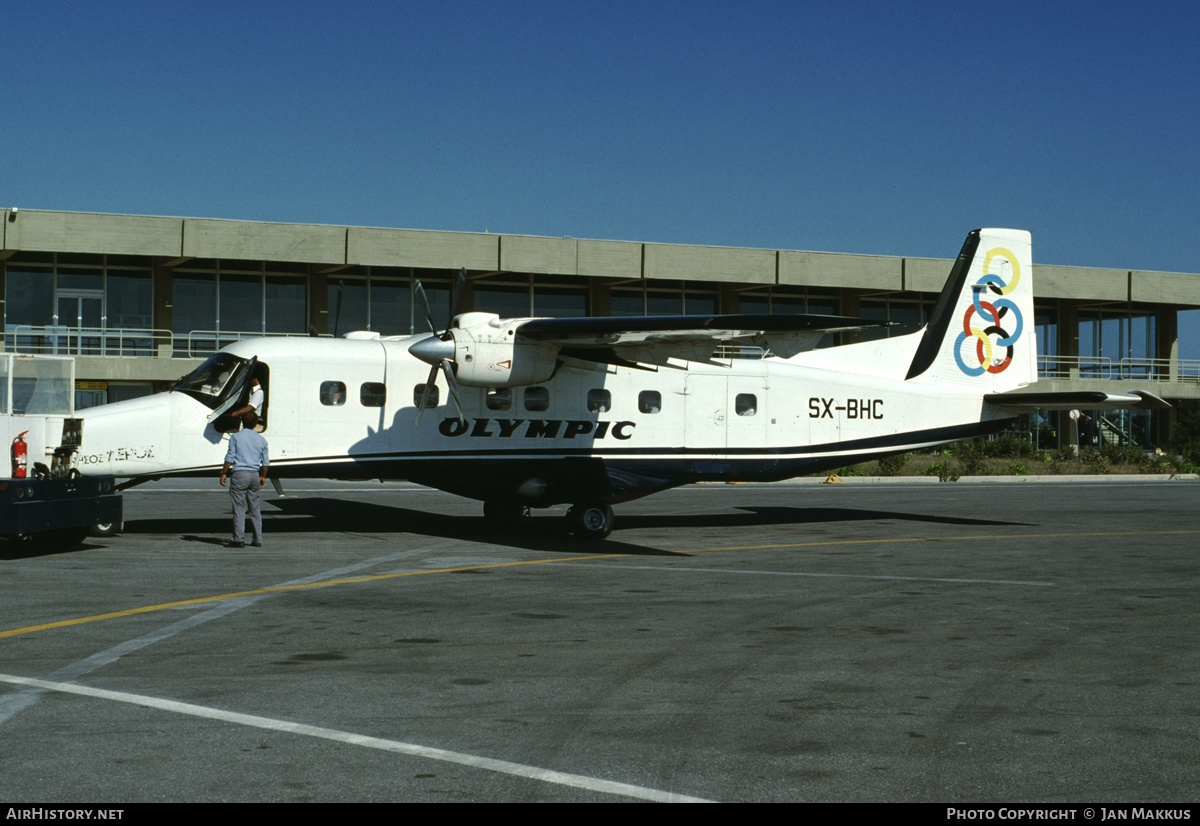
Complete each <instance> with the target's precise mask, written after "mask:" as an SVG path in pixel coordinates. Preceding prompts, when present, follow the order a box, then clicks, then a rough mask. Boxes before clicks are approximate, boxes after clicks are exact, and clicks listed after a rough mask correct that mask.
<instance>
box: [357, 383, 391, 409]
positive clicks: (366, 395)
mask: <svg viewBox="0 0 1200 826" xmlns="http://www.w3.org/2000/svg"><path fill="white" fill-rule="evenodd" d="M358 400H359V401H360V402H362V406H363V407H383V403H384V402H386V401H387V386H386V385H384V383H383V382H379V381H364V382H363V384H362V387H360V388H359V389H358Z"/></svg>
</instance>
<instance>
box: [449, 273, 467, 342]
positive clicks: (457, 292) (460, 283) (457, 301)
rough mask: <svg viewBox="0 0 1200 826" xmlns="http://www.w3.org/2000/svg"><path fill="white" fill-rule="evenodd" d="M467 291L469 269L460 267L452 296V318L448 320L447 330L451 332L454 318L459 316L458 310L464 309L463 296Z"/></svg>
mask: <svg viewBox="0 0 1200 826" xmlns="http://www.w3.org/2000/svg"><path fill="white" fill-rule="evenodd" d="M466 291H467V268H466V267H460V268H459V270H458V277H457V278H455V279H454V292H453V294H452V295H451V296H450V317H449V318H447V319H446V330H447V332H448V331H449V330H450V325H451V324H452V323H453V322H454V317H455V316H456V315H458V310H459V308H460V307H462V300H463V295H464V294H465V293H466Z"/></svg>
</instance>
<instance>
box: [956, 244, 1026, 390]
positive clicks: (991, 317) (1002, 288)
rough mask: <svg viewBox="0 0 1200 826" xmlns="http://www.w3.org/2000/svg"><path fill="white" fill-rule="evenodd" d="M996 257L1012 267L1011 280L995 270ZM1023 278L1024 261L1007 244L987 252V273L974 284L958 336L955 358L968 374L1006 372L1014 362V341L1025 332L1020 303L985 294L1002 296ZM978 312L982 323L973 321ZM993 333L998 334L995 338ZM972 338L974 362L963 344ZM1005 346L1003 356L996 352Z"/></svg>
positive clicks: (985, 266)
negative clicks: (1010, 329) (986, 298)
mask: <svg viewBox="0 0 1200 826" xmlns="http://www.w3.org/2000/svg"><path fill="white" fill-rule="evenodd" d="M994 258H1001V259H1003V260H1005V261H1007V262H1008V263H1009V265H1010V266H1011V267H1012V279H1011V280H1010V281H1007V282H1006V281H1005V280H1004V279H1003V278H1002V277H1001V276H999V275H996V274H994V273H992V272H991V266H992V260H993V259H994ZM1020 281H1021V265H1020V264H1018V263H1017V257H1016V256H1015V255H1013V254H1012V253H1011V252H1009V251H1008V250H1006V249H1004V248H1003V247H994V248H992V249H990V250H988V251H987V255H986V256H985V257H984V259H983V276H982V277H980V279H979V280H978V281H976V282H975V284H974V285H973V287H972V296H971V306H969V307H967V312H966V313H965V314H964V315H963V331H962V332H961V333H959V334H958V339H957V340H956V341H955V342H954V360H955V361H956V362H957V363H958V369H959V370H962V371H963V372H964V373H966V374H967V375H968V376H982V375H983V374H984V373H985V372H986V373H1003V372H1004V371H1005V370H1007V369H1008V366H1009V365H1010V364H1012V357H1013V345H1014V344H1016V343H1017V339H1019V338H1020V337H1021V333H1022V331H1023V330H1024V329H1025V323H1024V319H1022V318H1021V311H1020V310H1019V309H1017V305H1016V303H1015V302H1013V301H1012V300H1011V299H1008V298H997V299H993V300H991V301H984V300H983V299H982V297H981V296H983V294H984V291H985V290H988V291H990V292H991V293H993V294H994V295H998V296H1008V295H1011V294H1012V292H1013V290H1015V289H1016V288H1017V284H1018V283H1019V282H1020ZM975 315H978V316H979V318H980V321H979V322H977V324H978V325H979V326H972V325H971V320H972V317H973V316H975ZM1001 319H1004V320H1005V323H1007V324H1011V325H1012V326H1014V327H1015V329H1014V330H1013V332H1011V333H1009V332H1008V330H1007V329H1005V327H1004V326H1002V325H1001ZM993 336H995V339H994V340H993ZM968 339H973V340H974V342H975V348H974V349H975V352H974V358H973V359H972V363H971V364H968V363H967V361H966V360H964V358H963V345H964V344H966V343H967V341H968ZM1001 348H1003V349H1004V350H1005V352H1004V355H1003V358H1001V357H999V356H998V355H997V353H996V351H997V349H1001Z"/></svg>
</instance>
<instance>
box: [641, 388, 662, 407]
mask: <svg viewBox="0 0 1200 826" xmlns="http://www.w3.org/2000/svg"><path fill="white" fill-rule="evenodd" d="M638 410H640V411H641V412H643V413H658V412H660V411H661V410H662V394H661V393H659V392H658V391H657V390H643V391H642V392H641V393H638Z"/></svg>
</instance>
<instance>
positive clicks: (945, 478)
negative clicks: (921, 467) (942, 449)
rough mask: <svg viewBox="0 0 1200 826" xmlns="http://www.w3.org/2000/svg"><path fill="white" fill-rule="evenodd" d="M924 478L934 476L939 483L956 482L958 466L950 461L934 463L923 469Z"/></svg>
mask: <svg viewBox="0 0 1200 826" xmlns="http://www.w3.org/2000/svg"><path fill="white" fill-rule="evenodd" d="M925 475H926V476H936V477H937V478H938V481H939V482H957V481H958V466H957V465H956V464H955V463H954V462H951V461H942V462H934V463H933V464H931V465H930V466H929V467H927V468H925Z"/></svg>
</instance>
